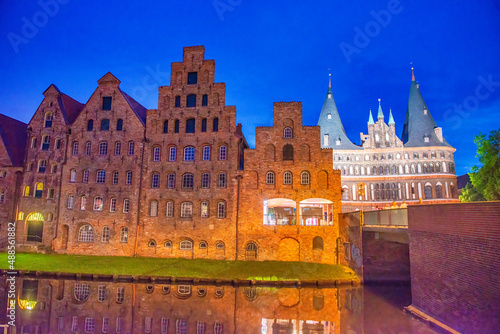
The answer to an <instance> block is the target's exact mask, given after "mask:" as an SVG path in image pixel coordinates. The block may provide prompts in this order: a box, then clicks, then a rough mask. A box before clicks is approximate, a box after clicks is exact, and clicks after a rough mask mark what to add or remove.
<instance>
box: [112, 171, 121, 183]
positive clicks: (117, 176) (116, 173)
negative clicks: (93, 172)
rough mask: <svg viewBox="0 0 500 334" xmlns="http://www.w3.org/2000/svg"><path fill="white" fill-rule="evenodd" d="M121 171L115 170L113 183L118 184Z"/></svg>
mask: <svg viewBox="0 0 500 334" xmlns="http://www.w3.org/2000/svg"><path fill="white" fill-rule="evenodd" d="M119 177H120V173H119V172H118V171H114V172H113V184H118V181H119Z"/></svg>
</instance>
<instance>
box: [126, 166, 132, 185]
mask: <svg viewBox="0 0 500 334" xmlns="http://www.w3.org/2000/svg"><path fill="white" fill-rule="evenodd" d="M132 176H133V175H132V171H130V170H129V171H128V172H127V179H126V180H125V184H128V185H130V184H132Z"/></svg>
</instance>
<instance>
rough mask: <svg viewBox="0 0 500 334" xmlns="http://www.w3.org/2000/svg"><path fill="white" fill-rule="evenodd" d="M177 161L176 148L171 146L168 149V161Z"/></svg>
mask: <svg viewBox="0 0 500 334" xmlns="http://www.w3.org/2000/svg"><path fill="white" fill-rule="evenodd" d="M176 159H177V148H176V147H174V146H172V147H170V149H169V154H168V161H175V160H176Z"/></svg>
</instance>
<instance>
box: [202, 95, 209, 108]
mask: <svg viewBox="0 0 500 334" xmlns="http://www.w3.org/2000/svg"><path fill="white" fill-rule="evenodd" d="M201 106H202V107H206V106H208V95H207V94H205V95H203V97H202V98H201Z"/></svg>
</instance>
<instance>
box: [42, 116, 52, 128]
mask: <svg viewBox="0 0 500 334" xmlns="http://www.w3.org/2000/svg"><path fill="white" fill-rule="evenodd" d="M52 119H53V115H52V113H51V112H48V113H46V114H45V123H44V127H46V128H51V127H52Z"/></svg>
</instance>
